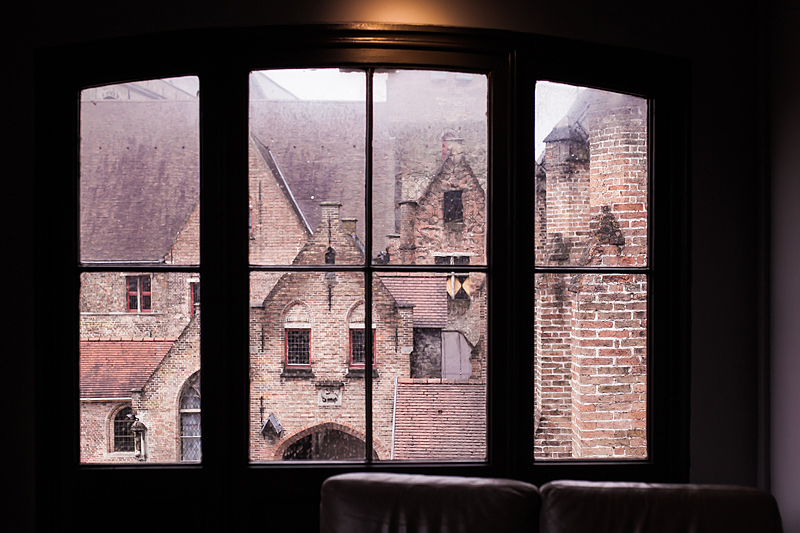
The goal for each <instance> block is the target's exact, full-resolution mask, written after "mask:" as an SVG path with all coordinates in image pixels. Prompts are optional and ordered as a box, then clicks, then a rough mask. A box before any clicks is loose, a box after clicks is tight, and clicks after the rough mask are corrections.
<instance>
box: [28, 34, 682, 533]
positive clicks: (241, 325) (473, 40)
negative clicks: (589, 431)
mask: <svg viewBox="0 0 800 533" xmlns="http://www.w3.org/2000/svg"><path fill="white" fill-rule="evenodd" d="M267 43H275V44H276V46H275V47H274V50H278V49H280V50H281V52H280V53H279V54H278V53H273V52H271V49H270V47H269V46H265V44H267ZM278 43H280V45H281V46H280V47H277V44H278ZM172 48H176V49H180V50H181V53H180V54H164V53H163V51H164V50H166V49H172ZM123 49H124V50H126V51H128V53H126V54H125V56H124V57H121V56H120V55H119V53H118V51H119V50H123ZM37 64H38V65H39V68H38V69H37V80H36V87H37V94H36V101H37V107H36V129H37V130H38V131H46V132H48V135H38V136H37V146H36V150H37V153H39V154H41V157H37V183H36V187H37V190H36V192H37V198H41V199H42V204H43V205H42V209H41V210H40V212H42V213H45V215H43V216H42V217H39V218H38V219H37V221H36V223H37V255H36V269H37V273H38V279H51V275H52V273H53V272H57V273H58V272H60V273H62V274H63V276H62V277H60V278H59V279H58V283H54V284H47V287H45V286H44V285H45V284H40V285H39V287H37V294H36V304H35V306H36V309H37V310H41V314H40V316H39V317H38V318H37V322H36V328H37V329H36V343H37V347H36V364H37V374H36V381H37V388H38V389H39V390H41V391H42V393H41V394H37V406H36V410H37V411H36V412H37V434H36V443H37V453H38V454H40V455H41V456H42V457H48V461H47V462H44V461H41V462H39V463H38V464H37V498H38V499H39V501H38V502H37V506H38V508H39V509H43V510H47V511H42V512H41V513H40V514H39V516H38V519H39V520H40V522H39V523H40V524H41V526H42V528H43V529H48V526H53V525H54V523H55V521H56V520H59V521H61V520H65V519H66V520H69V519H70V518H74V519H75V520H77V519H78V518H79V516H80V512H81V509H82V508H81V507H80V505H78V503H79V502H85V501H93V502H95V504H94V505H93V509H95V510H97V509H103V508H109V509H113V508H115V507H114V505H113V497H115V495H116V494H117V492H116V491H113V490H112V491H109V490H108V489H107V487H109V486H113V487H118V488H119V489H120V490H125V491H127V492H133V493H145V492H146V493H148V494H149V495H150V496H151V497H152V498H154V499H159V500H160V501H164V502H173V503H176V504H177V502H179V501H180V499H179V498H178V496H177V495H179V494H181V491H182V490H184V489H185V487H187V486H192V487H194V488H195V489H196V490H197V491H199V492H198V494H200V495H201V497H202V498H207V499H205V500H203V501H205V502H208V503H212V502H213V505H203V506H201V507H202V509H201V511H200V512H199V513H196V515H195V516H193V517H188V518H187V517H184V518H183V521H182V522H180V524H181V526H183V527H185V526H187V525H189V526H191V524H194V525H196V526H198V527H203V528H205V527H208V528H214V527H215V526H218V527H216V528H217V529H224V528H231V527H235V525H236V524H240V525H241V524H246V523H247V520H248V516H250V514H249V513H248V512H246V509H248V508H250V507H249V505H251V504H253V503H254V500H253V498H254V496H252V495H250V493H251V492H252V490H251V488H252V487H253V486H259V487H260V488H261V489H262V490H260V491H258V498H259V499H261V500H263V499H264V498H269V499H270V501H273V502H274V503H275V504H276V505H278V506H282V505H287V506H290V505H296V503H295V502H297V501H302V502H308V501H311V500H313V501H316V497H317V495H318V487H319V483H320V482H321V480H322V479H324V478H325V477H328V476H329V475H331V474H333V473H337V472H342V471H350V470H358V469H364V468H366V467H365V466H363V465H359V464H347V465H337V464H310V465H303V464H293V465H290V466H286V465H276V466H261V465H259V466H253V465H249V463H248V461H247V447H246V443H247V439H248V438H249V436H248V435H247V432H246V430H245V428H246V427H247V418H248V414H247V397H248V396H247V394H246V390H247V375H248V369H249V368H248V358H247V353H248V305H247V304H248V301H247V294H248V280H247V279H246V276H240V275H239V274H240V273H243V272H246V271H247V261H248V244H249V242H248V241H249V238H248V236H249V234H248V231H247V230H246V229H245V228H248V194H247V179H246V176H247V172H248V169H247V142H246V139H247V108H248V102H247V75H248V73H249V70H251V69H262V68H282V67H286V68H288V67H295V66H309V67H311V66H316V67H324V66H334V65H337V66H348V67H353V68H361V67H362V66H365V65H377V66H381V67H384V68H386V67H389V68H391V67H401V66H402V67H410V68H432V69H452V70H466V71H473V72H485V73H489V75H490V80H491V89H490V106H489V109H490V115H491V116H492V119H491V120H492V122H491V124H490V132H491V133H490V149H491V151H492V154H493V155H492V158H491V169H490V171H491V173H492V176H493V180H492V188H491V190H490V191H489V192H490V195H489V198H490V201H489V204H488V205H489V209H490V211H489V216H490V219H489V224H490V226H489V228H490V229H489V231H490V235H489V237H490V240H489V241H488V250H487V256H488V257H491V258H492V263H491V264H492V267H491V274H492V276H491V278H490V280H489V282H490V295H491V296H490V304H489V305H490V309H489V312H490V314H489V321H490V323H489V329H490V331H489V333H490V343H491V346H490V347H491V353H492V354H493V355H492V356H491V357H492V359H491V360H490V367H489V395H488V398H489V400H488V402H489V404H488V406H487V411H488V422H489V424H488V427H489V433H488V444H489V459H488V461H487V462H485V463H484V462H482V463H444V464H435V465H431V464H404V465H399V464H391V463H388V464H379V463H376V464H373V465H370V466H369V469H372V470H383V471H385V470H392V471H408V472H419V473H434V472H435V473H452V474H467V475H480V476H489V475H495V476H506V477H518V478H522V479H526V480H528V481H532V482H534V483H542V482H544V481H547V480H549V479H555V478H582V479H607V480H613V479H638V480H644V481H686V480H688V466H689V453H688V450H689V445H688V443H689V422H688V415H689V380H688V375H689V373H688V369H689V363H690V356H689V324H690V315H689V311H690V306H689V268H688V265H689V250H690V248H689V235H690V231H689V219H690V218H689V211H688V170H687V168H688V154H687V146H688V140H687V135H688V134H687V132H688V121H687V116H688V101H689V83H688V80H689V79H690V67H689V65H688V64H687V63H686V62H685V61H683V60H678V59H673V58H668V57H663V56H659V55H656V54H651V53H645V52H640V51H637V50H627V49H625V50H623V49H616V48H612V47H605V46H598V45H592V44H586V43H576V42H572V41H566V40H561V39H553V38H547V37H539V36H532V35H526V34H516V33H510V32H497V31H476V30H457V29H442V28H424V27H415V28H410V27H401V26H375V27H369V28H367V27H363V26H361V27H358V26H342V27H291V28H287V27H283V28H282V27H276V28H267V29H262V28H253V29H247V30H243V29H241V28H238V29H234V30H214V31H200V32H186V33H174V34H169V35H151V36H136V37H132V38H125V39H118V40H114V41H111V42H104V43H87V44H77V45H71V46H65V47H60V48H58V49H50V50H42V51H40V52H39V54H38V57H37ZM189 74H193V75H199V76H200V78H201V87H202V98H201V101H200V106H201V116H203V124H202V125H201V168H202V170H201V173H202V174H201V184H202V185H201V186H202V187H203V188H204V190H207V191H214V193H213V194H206V195H202V196H201V202H202V205H201V211H200V212H201V217H203V219H204V220H215V221H220V224H203V223H202V222H201V254H203V256H202V257H203V263H202V265H200V266H199V267H198V266H187V267H185V268H184V267H178V268H175V267H172V270H178V271H181V270H183V271H186V272H198V271H199V272H200V274H201V276H202V278H203V280H204V295H203V296H204V298H205V300H206V306H205V309H204V316H203V322H204V323H203V336H202V355H201V357H202V368H203V373H204V374H203V375H204V376H205V377H206V380H205V382H204V385H203V387H204V395H205V396H207V397H208V398H206V402H205V405H204V409H203V412H202V417H203V431H204V435H203V462H202V463H201V464H187V465H180V467H179V468H175V467H174V466H172V467H171V466H169V465H166V466H162V465H158V466H152V465H137V466H136V467H128V468H126V467H122V466H120V465H108V466H95V465H92V466H79V465H78V457H79V438H78V428H79V424H78V421H79V409H78V401H77V391H78V375H79V372H78V366H77V362H78V347H77V346H78V342H77V331H76V328H75V324H77V323H78V305H77V304H78V295H79V290H80V287H79V279H78V276H77V275H75V273H76V265H77V264H78V250H79V247H78V242H77V232H76V231H75V228H77V220H78V216H79V215H78V209H77V176H78V156H77V146H78V142H77V141H78V129H77V117H78V112H77V111H78V98H77V94H78V91H79V90H80V89H81V88H83V87H88V86H94V85H103V84H108V83H115V82H120V81H127V80H133V79H149V78H157V77H167V76H177V75H189ZM537 80H549V81H556V82H561V83H571V84H575V85H582V86H592V87H597V88H601V89H605V90H609V91H618V92H626V93H630V94H637V95H641V96H644V97H646V98H648V100H649V106H648V107H649V109H650V113H651V119H652V120H651V122H650V123H651V125H652V128H651V132H650V135H651V139H652V140H653V142H651V143H650V146H651V150H652V151H651V155H652V161H653V165H654V166H653V169H652V170H653V171H652V187H651V209H652V217H653V220H654V224H652V227H651V228H650V232H651V235H650V237H651V238H650V242H651V243H652V248H651V250H652V253H651V262H652V264H653V279H652V282H651V285H650V293H651V294H652V295H653V298H650V299H651V300H652V301H654V302H655V301H658V305H655V304H650V305H651V309H650V311H649V314H648V317H649V321H648V322H649V326H648V327H649V328H650V331H649V334H648V342H649V344H650V346H649V347H648V348H649V349H648V352H649V353H651V354H652V357H649V358H648V359H649V362H648V364H649V368H648V379H649V380H650V381H649V384H648V394H649V397H650V399H649V402H648V405H649V415H648V416H649V418H648V420H649V424H650V425H649V428H648V429H649V435H650V439H649V440H650V451H651V453H650V454H649V455H650V457H649V459H648V460H646V461H607V462H603V463H598V462H594V463H588V462H580V461H574V462H562V463H552V462H548V463H547V464H542V463H541V462H538V463H534V461H533V452H532V442H533V439H532V435H533V431H532V430H533V422H532V418H533V417H532V416H531V414H532V409H533V407H532V398H533V391H532V383H531V380H530V379H529V376H530V375H531V368H530V364H531V361H530V360H526V358H523V357H518V358H510V357H504V356H503V355H501V354H504V353H518V351H519V350H520V349H524V347H525V343H524V341H523V340H522V339H521V338H520V335H519V332H522V331H527V330H528V329H529V327H530V324H529V323H528V322H527V320H528V319H529V317H531V316H533V313H534V310H533V306H532V304H531V302H532V301H533V299H532V298H531V296H532V293H533V287H531V286H530V285H531V284H526V283H525V280H526V279H528V277H529V275H530V265H531V263H532V252H530V251H529V250H528V249H527V247H526V243H527V242H528V241H527V240H526V232H525V226H526V224H525V223H521V224H520V223H519V222H520V221H523V222H524V221H525V220H527V219H528V218H532V217H531V215H530V207H529V206H528V205H527V204H526V203H525V199H526V198H533V195H534V191H533V187H534V185H533V180H525V179H524V176H532V175H533V174H534V172H535V161H532V160H531V158H530V157H529V156H528V155H529V154H530V152H531V150H532V148H530V147H532V146H533V141H532V137H533V120H534V119H533V117H534V108H533V96H532V91H533V89H532V88H533V86H534V83H535V82H536V81H537ZM525 88H528V89H525ZM526 90H527V92H526ZM53 138H58V139H62V140H63V142H62V143H55V144H56V145H55V146H54V143H52V142H51V140H52V139H53ZM54 176H59V177H60V178H59V179H58V180H55V179H53V177H54ZM232 176H239V178H240V179H231V177H232ZM64 177H68V178H69V179H63V178H64ZM65 198H66V199H70V201H64V199H65ZM64 221H67V223H64ZM235 229H236V230H238V229H241V231H239V232H238V233H240V237H241V238H238V237H237V238H235V239H226V236H228V235H231V234H234V233H236V231H234V230H235ZM162 268H163V267H161V266H158V265H156V266H153V267H152V268H149V270H150V271H151V273H156V272H158V271H159V270H161V269H162ZM442 268H444V267H442ZM336 269H337V270H347V268H346V267H342V266H338V265H337V266H336ZM119 270H121V271H129V272H132V273H133V272H135V270H134V268H133V267H124V268H119ZM137 270H138V271H139V272H140V271H141V269H140V268H139V269H137ZM322 270H324V268H323V269H322ZM376 270H379V269H377V268H376ZM459 270H463V271H465V272H471V271H477V270H479V269H477V268H476V267H474V266H470V267H461V268H459ZM237 276H239V277H238V278H237ZM242 278H244V279H242ZM54 287H55V288H54ZM54 300H55V301H59V302H67V303H68V306H67V309H66V311H65V312H64V313H49V312H48V311H47V309H49V307H50V302H52V301H54ZM54 354H58V357H55V356H54ZM237 354H239V355H237ZM659 354H668V355H669V357H662V356H660V355H659ZM368 375H369V373H368ZM65 398H74V401H67V402H65V401H64V399H65ZM526 399H527V402H528V403H530V404H531V405H530V406H528V405H527V404H526V403H525V401H526ZM56 403H58V404H59V405H64V406H65V413H64V416H63V420H62V422H61V424H62V425H61V427H63V428H66V431H67V435H66V437H65V439H64V440H63V442H64V445H63V446H59V447H57V448H56V449H53V448H52V447H50V446H48V442H49V441H48V438H47V436H48V433H49V432H50V430H51V423H48V419H49V417H48V413H49V412H50V410H51V408H52V405H54V404H56ZM512 406H514V408H512ZM45 463H46V464H45ZM267 480H268V481H267ZM64 487H70V490H69V491H65V490H62V489H63V488H64ZM98 487H105V488H104V489H103V490H98ZM248 487H249V488H250V489H248ZM104 493H108V494H104ZM173 507H175V508H177V506H173ZM311 507H313V506H310V505H309V506H305V507H303V509H306V510H307V509H310V508H311ZM98 512H99V511H98ZM299 514H303V513H299ZM306 514H307V515H308V516H305V517H301V520H302V519H303V518H305V522H304V523H305V524H306V525H311V526H312V528H313V525H314V524H315V514H314V513H313V512H311V513H306ZM56 517H58V518H56ZM65 517H66V518H65ZM186 520H189V522H191V524H189V523H187V522H186ZM176 523H177V522H176ZM298 527H301V526H298ZM307 529H311V528H307Z"/></svg>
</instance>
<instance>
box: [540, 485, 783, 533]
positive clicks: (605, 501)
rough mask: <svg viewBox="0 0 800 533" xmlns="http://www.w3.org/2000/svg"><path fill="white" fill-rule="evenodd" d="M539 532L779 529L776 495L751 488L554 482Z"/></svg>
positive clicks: (545, 490) (766, 532)
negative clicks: (774, 496)
mask: <svg viewBox="0 0 800 533" xmlns="http://www.w3.org/2000/svg"><path fill="white" fill-rule="evenodd" d="M540 492H541V497H542V510H541V521H540V527H541V531H542V533H579V532H591V533H662V532H663V533H667V532H669V533H676V532H687V533H712V532H714V533H716V532H720V533H723V532H724V533H739V532H741V533H752V532H754V531H758V532H763V533H773V532H774V533H778V532H780V531H782V529H781V521H780V515H779V513H778V506H777V503H776V502H775V499H774V498H773V497H772V496H771V495H770V494H768V493H766V492H763V491H760V490H758V489H754V488H750V487H737V486H729V485H678V484H675V485H672V484H649V483H612V482H586V481H553V482H551V483H547V484H545V485H543V486H542V487H541V489H540Z"/></svg>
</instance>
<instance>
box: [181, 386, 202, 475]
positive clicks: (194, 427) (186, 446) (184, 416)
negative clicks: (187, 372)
mask: <svg viewBox="0 0 800 533" xmlns="http://www.w3.org/2000/svg"><path fill="white" fill-rule="evenodd" d="M180 419H181V450H180V453H181V461H194V462H196V461H200V460H201V459H202V457H203V449H202V440H201V439H202V433H201V426H200V422H201V419H200V372H197V373H196V374H194V375H193V376H192V377H190V378H189V380H188V381H187V382H186V386H185V387H184V388H183V393H181V399H180Z"/></svg>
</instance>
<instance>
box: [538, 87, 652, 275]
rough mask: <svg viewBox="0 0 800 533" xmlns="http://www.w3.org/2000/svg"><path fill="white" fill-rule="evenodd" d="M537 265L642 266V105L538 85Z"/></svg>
mask: <svg viewBox="0 0 800 533" xmlns="http://www.w3.org/2000/svg"><path fill="white" fill-rule="evenodd" d="M535 137H536V143H537V144H536V158H537V162H538V165H537V170H536V206H535V213H536V215H535V219H536V222H535V246H536V264H537V265H541V266H624V267H627V266H645V265H646V264H647V209H648V208H647V196H648V192H647V191H648V162H647V151H648V147H647V100H645V99H643V98H637V97H635V96H629V95H625V94H619V93H612V92H608V91H600V90H596V89H587V88H584V87H575V86H569V85H561V84H556V83H551V82H544V81H541V82H538V83H537V84H536V132H535Z"/></svg>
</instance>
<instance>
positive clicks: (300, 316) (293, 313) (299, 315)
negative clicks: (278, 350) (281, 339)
mask: <svg viewBox="0 0 800 533" xmlns="http://www.w3.org/2000/svg"><path fill="white" fill-rule="evenodd" d="M281 318H282V319H283V324H284V326H287V325H296V324H309V325H310V324H311V322H312V321H311V309H309V307H308V305H307V304H306V303H305V302H303V301H302V300H292V301H291V302H289V303H288V304H286V307H284V308H283V311H281Z"/></svg>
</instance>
